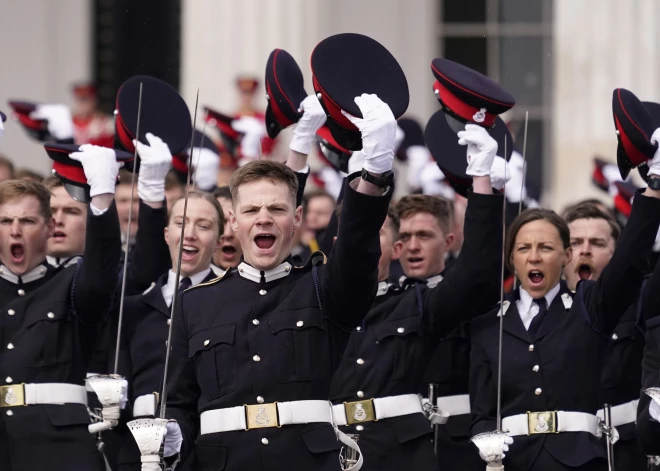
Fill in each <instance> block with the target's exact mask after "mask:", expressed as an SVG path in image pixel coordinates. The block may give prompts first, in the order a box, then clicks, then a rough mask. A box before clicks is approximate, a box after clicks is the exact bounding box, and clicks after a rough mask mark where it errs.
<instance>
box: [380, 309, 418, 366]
mask: <svg viewBox="0 0 660 471" xmlns="http://www.w3.org/2000/svg"><path fill="white" fill-rule="evenodd" d="M371 328H372V329H373V332H374V335H375V336H376V341H377V343H378V345H379V346H380V348H381V349H382V352H383V353H382V356H384V358H392V372H391V374H390V378H391V379H404V378H411V377H415V376H416V375H417V373H418V371H419V366H418V365H416V364H412V363H411V364H408V362H409V361H410V362H413V361H414V362H416V361H418V359H419V358H420V355H421V354H422V352H423V348H424V347H423V345H422V323H421V320H420V319H419V317H417V316H410V317H404V318H403V319H395V320H391V321H387V322H380V323H378V324H375V325H373V326H372V327H371Z"/></svg>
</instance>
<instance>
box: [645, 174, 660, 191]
mask: <svg viewBox="0 0 660 471" xmlns="http://www.w3.org/2000/svg"><path fill="white" fill-rule="evenodd" d="M647 184H648V187H649V188H650V189H651V190H654V191H658V190H660V177H659V176H657V175H649V181H648V182H647Z"/></svg>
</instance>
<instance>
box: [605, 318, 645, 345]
mask: <svg viewBox="0 0 660 471" xmlns="http://www.w3.org/2000/svg"><path fill="white" fill-rule="evenodd" d="M638 334H639V335H641V333H640V332H639V330H638V329H637V326H635V322H634V321H627V322H620V323H619V324H618V325H617V326H616V329H614V333H613V334H612V337H611V339H612V341H614V342H616V341H619V340H623V339H634V338H635V337H637V335H638Z"/></svg>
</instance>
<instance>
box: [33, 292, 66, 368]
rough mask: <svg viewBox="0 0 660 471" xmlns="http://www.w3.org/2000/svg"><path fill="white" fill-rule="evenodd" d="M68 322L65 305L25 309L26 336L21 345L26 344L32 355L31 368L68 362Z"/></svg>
mask: <svg viewBox="0 0 660 471" xmlns="http://www.w3.org/2000/svg"><path fill="white" fill-rule="evenodd" d="M71 322H72V320H71V316H69V310H68V306H67V304H66V303H58V304H55V305H51V306H49V307H48V308H46V307H42V306H34V307H32V308H30V309H29V314H28V315H27V317H26V326H27V334H26V338H25V340H23V342H24V343H26V344H28V345H30V346H31V348H30V350H31V351H32V352H34V355H32V358H31V359H30V360H29V363H28V364H29V366H30V367H31V368H48V367H53V366H57V365H61V364H65V363H70V362H71V361H72V359H73V346H72V344H71V343H72V340H71V337H72V330H73V326H72V325H71ZM39 345H40V346H41V348H39V347H38V346H39Z"/></svg>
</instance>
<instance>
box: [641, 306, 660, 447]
mask: <svg viewBox="0 0 660 471" xmlns="http://www.w3.org/2000/svg"><path fill="white" fill-rule="evenodd" d="M652 387H660V317H654V318H653V319H651V320H649V321H648V323H647V333H646V346H645V347H644V359H643V360H642V392H641V396H640V398H639V404H638V406H637V423H636V425H635V435H636V436H637V441H638V442H639V444H640V446H641V447H642V450H643V451H644V454H646V455H660V423H658V422H657V421H655V420H653V419H652V418H651V415H650V413H649V405H650V404H651V400H652V399H651V398H650V397H649V396H648V395H647V394H646V393H645V392H644V391H645V390H646V389H647V388H652Z"/></svg>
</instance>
